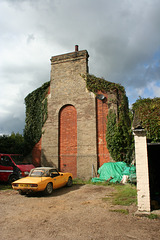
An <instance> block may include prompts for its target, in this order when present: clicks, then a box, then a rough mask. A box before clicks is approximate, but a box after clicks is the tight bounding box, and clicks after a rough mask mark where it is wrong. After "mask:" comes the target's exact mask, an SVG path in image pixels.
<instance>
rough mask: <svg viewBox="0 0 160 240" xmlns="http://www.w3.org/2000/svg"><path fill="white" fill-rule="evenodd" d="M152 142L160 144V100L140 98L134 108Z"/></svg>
mask: <svg viewBox="0 0 160 240" xmlns="http://www.w3.org/2000/svg"><path fill="white" fill-rule="evenodd" d="M132 109H133V111H134V112H135V113H136V115H137V116H138V118H139V120H140V122H141V125H142V127H143V128H144V129H145V130H146V132H147V138H148V139H150V140H151V142H160V98H153V99H150V98H139V99H138V100H137V101H136V102H135V103H134V104H133V107H132Z"/></svg>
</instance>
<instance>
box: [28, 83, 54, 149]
mask: <svg viewBox="0 0 160 240" xmlns="http://www.w3.org/2000/svg"><path fill="white" fill-rule="evenodd" d="M49 86H50V82H47V83H45V84H43V85H42V86H41V87H40V88H37V89H36V90H35V91H33V92H32V93H30V94H28V96H27V97H26V98H25V104H26V119H25V129H24V140H25V146H26V152H27V153H28V152H30V151H31V150H32V149H33V147H34V145H35V144H36V143H37V142H39V140H40V138H41V136H42V127H43V125H44V123H45V121H46V119H47V93H48V88H49Z"/></svg>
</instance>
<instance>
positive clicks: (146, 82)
mask: <svg viewBox="0 0 160 240" xmlns="http://www.w3.org/2000/svg"><path fill="white" fill-rule="evenodd" d="M76 44H78V45H79V50H85V49H86V50H87V51H88V53H89V55H90V58H89V71H90V73H91V74H94V75H96V76H97V77H104V78H105V79H106V80H108V81H112V82H116V83H120V84H121V85H123V86H124V87H125V89H126V93H127V97H128V98H129V104H130V106H131V104H132V103H134V102H135V101H136V100H137V99H138V98H139V96H141V97H142V98H147V97H150V98H153V97H160V1H159V0H0V134H10V133H11V132H12V131H14V132H15V133H17V132H19V133H23V129H24V125H25V123H24V122H25V104H24V98H25V97H26V96H27V95H28V93H30V92H32V91H33V90H35V89H36V88H38V87H40V86H41V85H42V84H43V83H45V82H47V81H49V80H50V68H51V67H50V58H51V56H55V55H59V54H63V53H68V52H73V51H74V46H75V45H76Z"/></svg>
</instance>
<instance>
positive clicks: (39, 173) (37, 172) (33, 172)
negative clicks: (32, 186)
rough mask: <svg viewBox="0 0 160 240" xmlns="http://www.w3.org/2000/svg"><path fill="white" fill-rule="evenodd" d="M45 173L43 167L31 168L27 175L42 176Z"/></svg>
mask: <svg viewBox="0 0 160 240" xmlns="http://www.w3.org/2000/svg"><path fill="white" fill-rule="evenodd" d="M44 174H45V170H43V169H32V170H31V172H30V174H29V176H30V177H43V176H44Z"/></svg>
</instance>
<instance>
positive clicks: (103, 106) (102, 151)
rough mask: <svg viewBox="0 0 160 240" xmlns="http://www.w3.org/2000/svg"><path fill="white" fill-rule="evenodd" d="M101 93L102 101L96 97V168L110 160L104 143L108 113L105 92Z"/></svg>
mask: <svg viewBox="0 0 160 240" xmlns="http://www.w3.org/2000/svg"><path fill="white" fill-rule="evenodd" d="M99 94H103V95H104V96H105V97H106V99H105V100H104V101H102V100H99V99H97V154H98V168H99V167H101V166H102V165H103V163H105V162H109V161H110V156H109V151H108V149H107V143H106V128H107V127H106V123H107V114H108V105H107V94H106V93H101V92H99Z"/></svg>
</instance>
